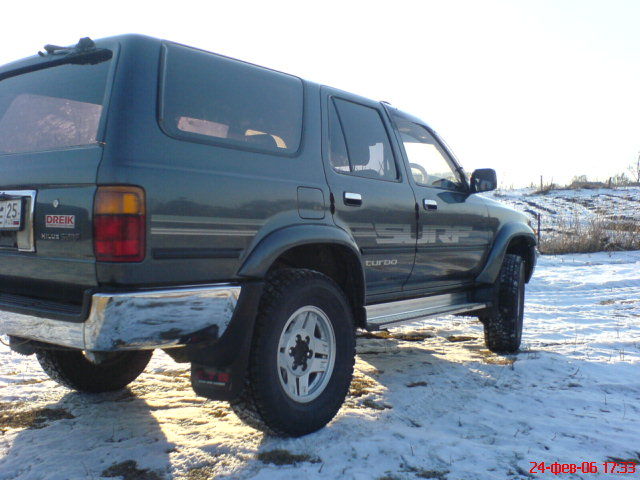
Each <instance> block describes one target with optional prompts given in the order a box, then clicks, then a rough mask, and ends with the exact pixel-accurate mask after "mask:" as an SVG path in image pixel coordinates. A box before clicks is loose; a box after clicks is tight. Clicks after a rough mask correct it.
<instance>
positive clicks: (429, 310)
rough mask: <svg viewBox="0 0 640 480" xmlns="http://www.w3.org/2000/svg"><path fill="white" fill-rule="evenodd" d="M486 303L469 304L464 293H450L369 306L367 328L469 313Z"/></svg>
mask: <svg viewBox="0 0 640 480" xmlns="http://www.w3.org/2000/svg"><path fill="white" fill-rule="evenodd" d="M486 306H487V304H486V303H474V302H469V300H468V296H467V294H466V293H450V294H444V295H436V296H433V297H424V298H412V299H409V300H400V301H397V302H390V303H381V304H377V305H369V306H367V307H365V308H366V311H367V327H368V328H370V329H379V328H384V327H387V326H389V325H392V324H396V323H400V322H409V321H414V320H420V319H423V318H428V317H434V316H438V315H447V314H452V313H462V312H470V311H474V310H479V309H481V308H485V307H486Z"/></svg>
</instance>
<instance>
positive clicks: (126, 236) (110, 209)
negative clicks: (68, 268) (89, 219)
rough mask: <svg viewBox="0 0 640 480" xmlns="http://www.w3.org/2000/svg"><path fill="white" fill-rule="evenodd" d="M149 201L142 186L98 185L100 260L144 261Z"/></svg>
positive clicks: (97, 243)
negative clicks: (146, 206)
mask: <svg viewBox="0 0 640 480" xmlns="http://www.w3.org/2000/svg"><path fill="white" fill-rule="evenodd" d="M145 232H146V221H145V202H144V191H143V190H142V189H141V188H139V187H128V186H126V187H125V186H109V187H98V191H97V192H96V198H95V203H94V212H93V249H94V252H95V255H96V260H98V261H100V262H141V261H142V260H144V256H145Z"/></svg>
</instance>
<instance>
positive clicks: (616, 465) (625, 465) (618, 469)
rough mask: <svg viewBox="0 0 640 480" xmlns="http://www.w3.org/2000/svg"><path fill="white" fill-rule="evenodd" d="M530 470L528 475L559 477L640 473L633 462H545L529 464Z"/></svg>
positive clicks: (639, 469)
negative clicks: (547, 474) (569, 474)
mask: <svg viewBox="0 0 640 480" xmlns="http://www.w3.org/2000/svg"><path fill="white" fill-rule="evenodd" d="M529 463H530V464H531V468H530V469H529V473H534V474H535V473H538V474H540V473H552V474H554V475H561V474H564V473H578V472H580V473H613V474H624V473H627V474H628V473H636V471H640V468H638V464H637V463H635V462H631V461H629V462H622V461H620V462H615V461H609V462H581V463H560V462H553V463H545V462H529Z"/></svg>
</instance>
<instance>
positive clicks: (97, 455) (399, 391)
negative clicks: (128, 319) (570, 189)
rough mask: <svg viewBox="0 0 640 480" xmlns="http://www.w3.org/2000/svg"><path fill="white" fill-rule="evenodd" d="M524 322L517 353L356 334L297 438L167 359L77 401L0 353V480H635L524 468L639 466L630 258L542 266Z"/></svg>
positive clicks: (474, 331) (639, 361)
mask: <svg viewBox="0 0 640 480" xmlns="http://www.w3.org/2000/svg"><path fill="white" fill-rule="evenodd" d="M3 315H6V313H3ZM525 322H526V330H525V336H524V345H523V347H524V348H523V350H522V352H521V353H519V354H518V355H513V356H498V355H494V354H491V353H489V352H488V351H487V350H486V349H485V348H484V345H483V341H482V329H481V326H480V325H479V324H478V323H477V322H475V321H473V320H472V319H468V318H462V317H444V318H440V319H433V320H426V321H422V322H419V323H417V324H414V325H412V326H408V327H403V328H398V329H393V330H391V332H390V334H389V335H386V337H387V338H361V339H360V340H359V344H358V349H359V352H360V353H359V356H358V363H357V373H356V378H355V380H354V384H353V386H352V392H351V395H350V396H349V398H348V400H347V402H346V404H345V406H344V407H343V409H342V410H341V412H340V413H339V415H338V416H337V418H336V419H335V420H334V421H333V422H332V423H331V424H330V425H329V426H328V427H327V428H325V429H323V430H322V431H320V432H318V433H315V434H312V435H309V436H306V437H304V438H300V439H293V440H291V439H275V438H270V437H265V436H264V435H263V434H261V433H259V432H256V431H254V430H252V429H250V428H248V427H245V426H244V425H243V424H241V423H240V422H239V421H238V420H237V419H236V417H235V416H234V415H233V413H231V412H230V410H229V409H228V408H227V407H226V405H225V404H223V403H216V402H210V401H205V400H203V399H200V398H197V397H196V396H195V395H194V394H193V393H192V391H191V389H190V386H189V379H188V371H187V369H186V368H185V367H184V366H182V365H178V364H175V363H173V362H172V361H171V360H170V359H169V358H168V357H167V356H166V355H164V354H161V353H158V354H156V355H155V357H154V359H153V361H152V363H151V365H150V366H149V368H148V369H147V371H146V373H145V374H143V375H142V376H141V377H140V379H139V380H138V381H137V382H135V383H134V384H132V386H131V389H130V390H125V391H123V392H118V393H112V394H104V395H82V394H77V393H73V392H71V391H69V390H66V389H64V388H62V387H59V386H57V385H56V384H55V383H54V382H52V381H50V380H48V379H47V377H46V376H45V375H44V374H43V373H41V371H40V370H39V368H38V365H37V363H36V361H35V359H33V358H32V357H28V358H27V357H20V356H18V355H15V354H11V353H10V352H9V350H8V348H6V347H4V346H0V480H9V479H21V480H27V479H33V480H36V479H38V480H40V479H50V480H53V479H60V480H69V479H85V478H86V479H101V478H125V479H126V480H141V479H144V480H158V479H169V478H176V479H188V480H204V479H208V478H218V477H221V478H240V479H245V478H252V479H289V478H294V477H293V476H294V475H296V474H297V475H299V477H298V478H311V479H314V478H317V479H320V478H322V479H414V478H434V479H438V480H443V479H449V480H457V479H464V480H470V479H482V480H488V479H499V480H505V479H525V478H541V479H542V478H544V479H548V478H583V479H592V478H597V479H610V478H636V479H637V478H640V473H636V474H633V475H628V476H625V475H620V474H604V473H599V474H576V475H571V474H561V475H558V476H557V477H556V476H554V475H553V474H551V473H545V474H530V473H529V469H530V468H531V463H530V462H541V461H545V462H547V464H549V463H551V462H554V461H558V462H562V463H580V462H582V461H589V462H598V464H599V465H600V471H601V472H602V462H605V461H607V459H609V458H622V459H635V460H636V461H640V458H639V457H640V252H626V253H625V252H622V253H614V254H604V253H602V254H590V255H566V256H557V257H542V258H541V259H540V265H539V268H538V270H537V272H536V275H535V277H534V279H533V280H532V282H531V284H530V285H529V288H528V293H527V310H526V317H525ZM381 337H385V335H382V336H381ZM277 464H280V465H277ZM639 470H640V466H639Z"/></svg>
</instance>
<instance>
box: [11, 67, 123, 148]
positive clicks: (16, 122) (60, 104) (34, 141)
mask: <svg viewBox="0 0 640 480" xmlns="http://www.w3.org/2000/svg"><path fill="white" fill-rule="evenodd" d="M110 63H111V62H110V61H109V60H106V61H102V62H100V63H97V64H94V65H91V64H63V65H58V66H55V67H50V68H44V69H42V70H36V71H32V72H27V73H23V74H21V75H16V76H13V77H9V78H5V79H4V80H2V81H0V155H1V154H9V153H24V152H40V151H45V150H53V149H59V148H67V147H74V146H81V145H91V144H95V143H96V142H97V141H98V139H97V135H98V126H99V124H100V118H101V116H102V110H103V101H104V97H105V89H106V84H107V78H108V75H109V68H110Z"/></svg>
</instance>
